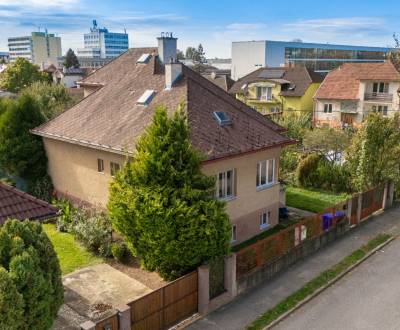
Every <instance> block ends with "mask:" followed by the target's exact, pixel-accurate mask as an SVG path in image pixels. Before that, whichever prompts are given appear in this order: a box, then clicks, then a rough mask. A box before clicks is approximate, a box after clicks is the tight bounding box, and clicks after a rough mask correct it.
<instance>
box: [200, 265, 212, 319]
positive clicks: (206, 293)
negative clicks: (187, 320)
mask: <svg viewBox="0 0 400 330" xmlns="http://www.w3.org/2000/svg"><path fill="white" fill-rule="evenodd" d="M197 275H198V289H199V292H198V311H199V313H200V314H206V313H207V310H208V305H209V303H210V267H209V266H208V265H202V266H200V267H199V268H197Z"/></svg>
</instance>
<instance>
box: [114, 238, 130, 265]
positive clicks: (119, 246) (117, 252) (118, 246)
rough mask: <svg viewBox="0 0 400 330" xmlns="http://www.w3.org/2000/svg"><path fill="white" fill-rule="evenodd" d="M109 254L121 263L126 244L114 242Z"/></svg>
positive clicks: (125, 252)
mask: <svg viewBox="0 0 400 330" xmlns="http://www.w3.org/2000/svg"><path fill="white" fill-rule="evenodd" d="M111 252H112V255H113V257H114V258H115V259H116V260H118V261H122V260H123V259H124V257H126V254H127V247H126V244H125V243H123V242H116V243H113V244H112V245H111Z"/></svg>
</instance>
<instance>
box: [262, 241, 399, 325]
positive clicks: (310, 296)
mask: <svg viewBox="0 0 400 330" xmlns="http://www.w3.org/2000/svg"><path fill="white" fill-rule="evenodd" d="M395 238H396V237H393V236H392V237H390V238H388V239H387V240H386V241H385V242H383V243H382V244H380V245H378V246H377V247H376V248H374V249H373V250H371V251H370V252H368V253H367V254H366V255H365V256H364V257H363V258H362V259H360V260H358V261H357V262H356V263H355V264H353V265H351V266H350V267H349V268H347V269H346V270H345V271H343V272H342V273H340V274H339V275H338V276H336V277H335V278H334V279H332V280H331V281H329V282H328V283H327V284H325V285H324V286H322V287H320V288H319V289H317V290H316V291H315V292H314V293H312V294H311V295H309V296H308V297H307V298H304V299H303V300H302V301H300V302H298V303H297V305H296V306H294V307H293V308H292V309H290V310H288V311H287V312H285V313H284V314H282V315H281V316H280V317H278V318H277V319H276V320H274V321H272V322H271V323H270V324H269V325H267V326H266V327H264V328H263V330H269V329H271V328H273V327H274V326H276V325H277V324H278V323H280V322H282V321H283V320H284V319H286V318H287V317H289V316H290V315H291V314H292V313H294V312H295V311H296V310H297V309H299V308H300V307H302V306H303V305H305V304H306V303H308V302H309V301H310V300H312V299H314V298H315V297H316V296H318V295H319V294H320V293H322V292H323V291H325V290H326V289H328V288H329V287H330V286H332V285H333V284H335V283H336V282H337V281H339V280H340V279H341V278H342V277H344V276H345V275H346V274H348V273H349V272H351V271H352V270H353V269H354V268H356V267H358V266H359V265H360V264H361V263H363V262H364V261H365V260H367V259H368V258H369V257H371V256H372V255H373V254H375V252H377V251H378V250H380V249H382V248H383V247H384V246H386V245H387V244H389V243H390V242H391V241H393V240H394V239H395Z"/></svg>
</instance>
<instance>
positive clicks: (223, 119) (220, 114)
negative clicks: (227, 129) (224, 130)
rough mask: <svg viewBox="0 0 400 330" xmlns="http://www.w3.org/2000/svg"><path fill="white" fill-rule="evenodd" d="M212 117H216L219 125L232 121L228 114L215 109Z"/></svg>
mask: <svg viewBox="0 0 400 330" xmlns="http://www.w3.org/2000/svg"><path fill="white" fill-rule="evenodd" d="M214 117H215V118H216V119H217V121H218V123H219V124H220V125H221V126H225V125H229V124H231V123H232V122H231V119H230V118H229V116H228V115H227V114H226V113H225V112H223V111H215V112H214Z"/></svg>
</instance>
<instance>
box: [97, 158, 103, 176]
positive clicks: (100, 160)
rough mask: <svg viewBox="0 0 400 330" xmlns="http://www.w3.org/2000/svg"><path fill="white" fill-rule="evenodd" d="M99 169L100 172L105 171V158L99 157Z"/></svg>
mask: <svg viewBox="0 0 400 330" xmlns="http://www.w3.org/2000/svg"><path fill="white" fill-rule="evenodd" d="M97 171H98V172H100V173H103V172H104V160H102V159H100V158H98V159H97Z"/></svg>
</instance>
